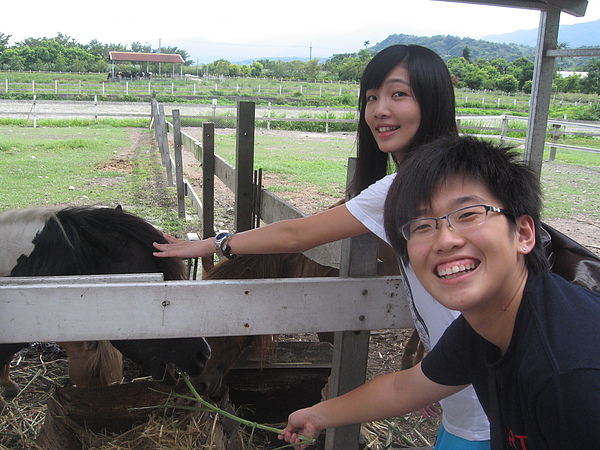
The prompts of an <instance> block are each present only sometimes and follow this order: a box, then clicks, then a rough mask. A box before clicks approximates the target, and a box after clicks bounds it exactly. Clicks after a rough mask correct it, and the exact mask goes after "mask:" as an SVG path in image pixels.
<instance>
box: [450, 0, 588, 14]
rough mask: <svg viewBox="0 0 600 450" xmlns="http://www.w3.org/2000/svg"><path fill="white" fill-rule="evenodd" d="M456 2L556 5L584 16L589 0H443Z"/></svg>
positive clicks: (531, 5)
mask: <svg viewBox="0 0 600 450" xmlns="http://www.w3.org/2000/svg"><path fill="white" fill-rule="evenodd" d="M442 1H449V2H454V3H475V4H478V5H491V6H508V7H513V8H524V9H539V10H542V9H544V8H546V6H547V5H550V6H556V7H558V8H560V9H561V10H562V11H564V12H567V13H569V14H571V15H573V16H577V17H583V16H584V15H585V11H586V9H587V5H588V0H442Z"/></svg>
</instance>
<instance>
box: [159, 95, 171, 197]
mask: <svg viewBox="0 0 600 450" xmlns="http://www.w3.org/2000/svg"><path fill="white" fill-rule="evenodd" d="M155 127H157V128H156V130H157V133H158V135H157V137H158V139H157V140H158V148H159V149H160V154H161V156H162V158H163V160H162V161H163V164H164V166H165V169H166V170H167V183H168V185H169V186H173V168H172V167H171V156H170V155H169V137H168V135H167V121H166V118H165V108H164V106H163V105H159V106H158V123H157V124H156V125H155Z"/></svg>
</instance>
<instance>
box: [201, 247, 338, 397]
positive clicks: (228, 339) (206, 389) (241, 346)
mask: <svg viewBox="0 0 600 450" xmlns="http://www.w3.org/2000/svg"><path fill="white" fill-rule="evenodd" d="M338 275H339V270H338V269H336V268H333V267H328V266H324V265H321V264H319V263H317V262H315V261H313V260H312V259H310V258H308V257H306V256H304V255H303V254H302V253H280V254H266V255H238V256H237V257H236V258H235V259H225V260H223V261H221V262H220V263H218V264H216V265H214V266H213V267H211V268H207V265H204V271H203V275H202V279H203V280H223V279H262V278H302V277H337V276H338ZM332 334H333V333H322V334H319V338H320V340H328V341H329V342H333V339H332ZM206 340H207V341H208V344H209V345H210V348H211V356H210V358H209V360H208V362H207V363H206V366H205V368H204V371H203V372H202V374H201V375H200V376H199V377H190V380H191V382H192V384H193V385H194V387H195V388H196V389H197V390H198V392H199V393H201V394H204V395H208V396H209V397H211V398H212V399H214V400H220V399H222V398H224V397H225V396H226V395H227V387H226V386H225V385H224V383H223V378H224V377H225V376H226V375H227V373H228V372H229V371H230V370H231V368H232V367H233V366H234V365H235V363H236V362H237V361H238V360H239V359H240V357H241V356H242V355H243V354H244V353H245V352H246V351H248V349H249V348H250V347H251V346H252V347H253V348H254V351H255V352H257V354H258V355H259V356H260V358H261V360H262V359H264V358H265V357H266V356H268V355H269V354H270V352H272V351H273V350H274V348H275V341H276V336H272V335H257V336H225V337H207V338H206Z"/></svg>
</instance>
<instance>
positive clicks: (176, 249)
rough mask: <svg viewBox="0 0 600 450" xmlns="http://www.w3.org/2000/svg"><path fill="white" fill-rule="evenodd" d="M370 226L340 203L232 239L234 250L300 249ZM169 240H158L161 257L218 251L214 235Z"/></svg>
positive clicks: (195, 254)
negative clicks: (162, 241)
mask: <svg viewBox="0 0 600 450" xmlns="http://www.w3.org/2000/svg"><path fill="white" fill-rule="evenodd" d="M368 231H369V230H368V229H367V228H366V227H365V226H364V225H363V224H362V223H361V222H360V221H359V220H357V219H356V218H355V217H354V216H353V215H352V214H351V213H350V211H348V208H346V205H341V206H336V207H335V208H332V209H328V210H326V211H323V212H320V213H318V214H315V215H312V216H307V217H302V218H300V219H291V220H282V221H279V222H274V223H272V224H269V225H266V226H264V227H261V228H255V229H253V230H248V231H244V232H241V233H237V234H235V235H234V236H233V237H232V238H231V240H230V241H229V246H230V248H231V253H233V254H239V255H248V254H264V253H300V252H304V251H306V250H309V249H311V248H313V247H317V246H319V245H323V244H327V243H329V242H334V241H337V240H340V239H344V238H347V237H352V236H357V235H359V234H363V233H366V232H368ZM167 240H168V241H169V243H168V244H159V243H154V247H155V248H156V249H157V250H158V251H157V252H155V253H154V255H155V256H159V257H179V258H194V257H203V256H210V255H212V254H213V253H215V241H214V238H207V239H204V240H201V241H184V240H179V239H175V238H172V237H170V236H167Z"/></svg>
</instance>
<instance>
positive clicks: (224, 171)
mask: <svg viewBox="0 0 600 450" xmlns="http://www.w3.org/2000/svg"><path fill="white" fill-rule="evenodd" d="M214 160H215V176H217V177H218V178H219V179H220V180H221V181H222V182H223V183H225V186H227V188H229V190H230V191H232V192H234V190H235V169H234V168H233V166H232V165H231V164H229V163H228V162H227V161H225V160H224V159H223V158H221V157H220V156H219V155H215V157H214Z"/></svg>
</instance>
